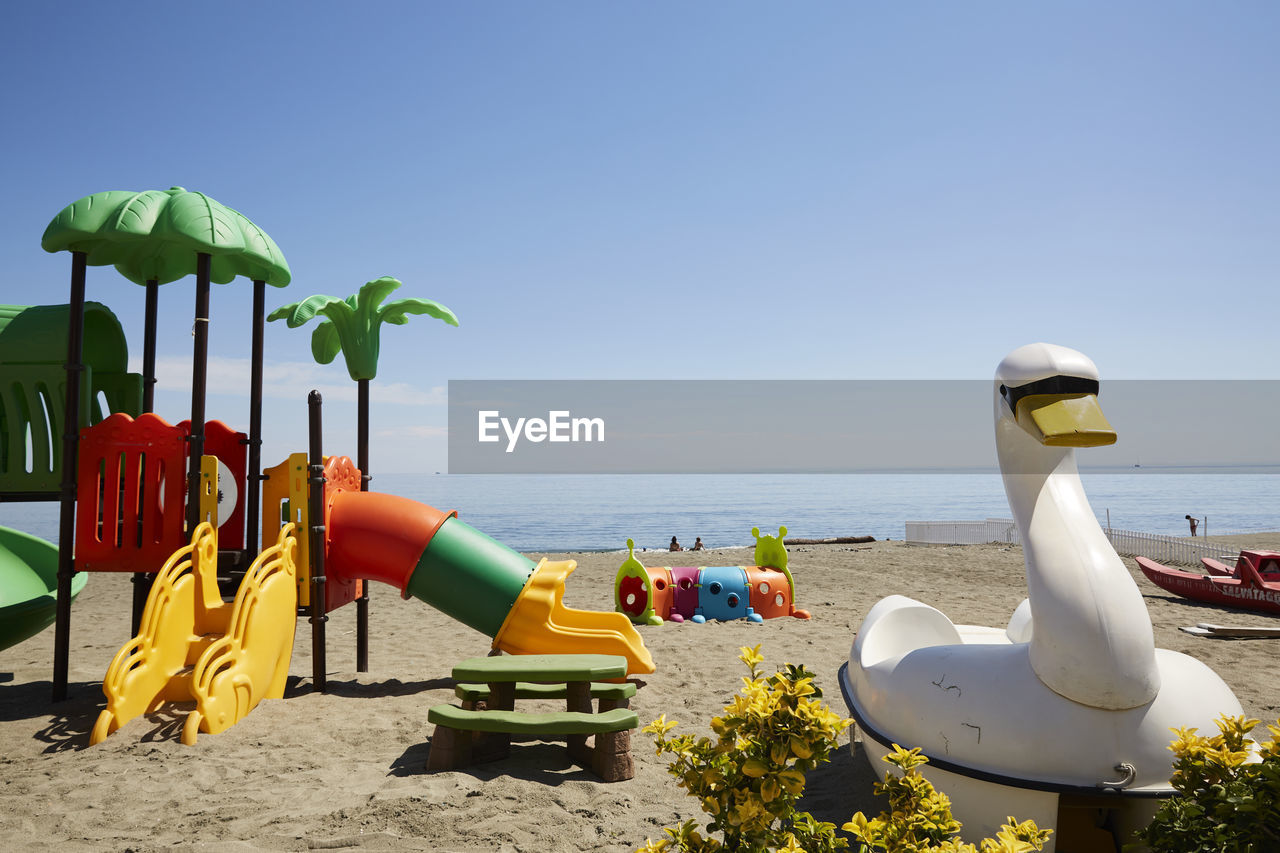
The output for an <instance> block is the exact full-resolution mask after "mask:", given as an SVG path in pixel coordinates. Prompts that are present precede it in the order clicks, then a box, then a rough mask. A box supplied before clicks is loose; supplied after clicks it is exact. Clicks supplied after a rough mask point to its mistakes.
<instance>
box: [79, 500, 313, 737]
mask: <svg viewBox="0 0 1280 853" xmlns="http://www.w3.org/2000/svg"><path fill="white" fill-rule="evenodd" d="M293 531H294V526H293V525H292V524H287V525H285V526H284V527H283V528H282V529H281V530H280V535H279V538H278V539H277V542H276V544H275V545H274V546H272V547H271V548H268V549H267V550H266V551H264V552H263V553H262V554H260V555H259V556H258V559H257V560H255V561H254V563H253V566H252V567H251V568H250V569H249V572H248V573H247V574H246V575H245V577H244V580H243V581H242V582H241V584H240V589H239V590H238V591H237V593H236V597H235V600H234V601H232V602H223V601H222V597H221V595H220V594H219V592H218V577H217V561H218V543H217V532H216V528H215V527H214V526H213V525H212V524H210V523H208V522H203V523H201V524H200V525H199V526H198V527H197V528H196V529H195V532H194V533H193V534H192V536H191V544H190V545H187V546H184V547H183V548H180V549H179V550H178V551H176V552H174V554H173V556H171V557H170V558H169V559H168V560H167V561H166V562H165V565H164V567H163V568H162V569H161V570H160V573H159V574H158V575H157V576H156V579H155V583H154V584H153V585H152V588H151V595H150V596H149V597H148V598H147V605H146V608H145V609H144V610H143V613H142V623H141V626H140V629H139V632H138V635H137V636H136V637H134V638H133V639H132V640H130V641H129V642H128V643H126V644H125V645H124V647H123V648H121V649H120V651H119V652H117V653H116V656H115V658H113V659H112V661H111V665H110V666H109V667H107V675H106V678H104V679H103V682H102V692H103V693H104V694H106V697H107V707H106V708H105V709H104V710H103V711H102V713H101V714H99V715H98V720H97V723H95V724H94V727H93V732H92V734H91V735H90V736H89V743H91V744H97V743H101V742H102V741H103V740H104V739H105V738H106V737H107V735H109V734H111V733H112V732H114V731H115V730H116V729H118V728H120V727H121V726H122V725H124V724H125V723H127V722H129V721H130V720H132V719H133V718H134V717H137V716H139V715H141V714H145V713H149V712H152V711H155V710H158V709H159V708H160V706H161V705H163V704H164V703H165V702H184V701H187V702H189V701H192V700H195V702H196V710H195V711H194V712H192V714H191V715H190V716H188V718H187V722H186V725H185V726H184V727H183V734H182V740H183V743H187V744H191V743H195V739H196V732H197V731H201V730H202V731H206V732H220V731H223V730H224V729H226V728H227V727H229V726H231V725H234V724H235V723H236V722H237V721H238V720H240V719H243V718H244V716H245V715H246V714H248V713H249V711H251V710H253V708H254V707H255V706H256V705H257V703H258V702H259V701H260V700H261V699H268V698H270V699H274V698H280V697H281V696H283V695H284V682H285V675H286V674H287V673H288V670H289V660H290V658H291V656H292V654H293V633H294V625H295V621H296V619H297V605H296V602H297V589H296V586H295V583H294V577H295V575H296V572H297V570H296V567H295V565H294V561H293V555H294V547H295V543H294V537H293ZM249 638H251V639H249Z"/></svg>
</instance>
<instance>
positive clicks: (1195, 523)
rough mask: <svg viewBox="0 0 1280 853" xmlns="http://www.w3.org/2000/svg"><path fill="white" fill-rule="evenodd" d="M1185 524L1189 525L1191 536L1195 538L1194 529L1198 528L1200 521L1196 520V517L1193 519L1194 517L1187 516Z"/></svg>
mask: <svg viewBox="0 0 1280 853" xmlns="http://www.w3.org/2000/svg"><path fill="white" fill-rule="evenodd" d="M1187 524H1190V525H1191V535H1192V536H1195V535H1196V528H1197V527H1199V526H1200V519H1198V518H1196V517H1194V516H1191V515H1188V516H1187Z"/></svg>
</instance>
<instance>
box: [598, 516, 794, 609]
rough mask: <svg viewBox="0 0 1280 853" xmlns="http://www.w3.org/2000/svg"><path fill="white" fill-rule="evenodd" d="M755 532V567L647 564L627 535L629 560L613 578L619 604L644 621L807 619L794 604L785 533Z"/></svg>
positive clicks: (615, 594)
mask: <svg viewBox="0 0 1280 853" xmlns="http://www.w3.org/2000/svg"><path fill="white" fill-rule="evenodd" d="M751 535H752V536H754V537H755V540H756V547H755V561H756V564H755V565H754V566H698V567H694V566H657V567H649V568H646V567H645V566H644V565H643V564H642V563H641V562H640V561H639V560H637V559H636V555H635V542H634V540H631V539H628V540H627V559H626V560H625V561H623V563H622V566H621V567H619V569H618V574H617V576H616V577H615V578H614V583H613V597H614V605H615V609H616V610H617V611H618V612H619V613H625V614H626V615H627V617H628V618H629V619H630V620H631V621H632V622H635V623H637V624H641V625H661V624H662V623H663V622H668V621H669V622H684V621H685V620H689V621H692V622H698V623H701V622H706V621H707V620H708V619H720V620H729V619H746V620H747V621H749V622H763V621H764V620H765V619H773V618H776V617H778V616H794V617H796V618H797V619H808V618H809V613H808V611H806V610H798V609H796V606H795V600H796V593H795V580H794V579H793V578H792V577H791V572H790V570H788V569H787V549H786V546H785V545H783V543H782V540H783V537H785V536H786V535H787V528H786V527H780V528H778V535H777V536H769V535H764V536H762V535H760V528H758V527H753V528H751Z"/></svg>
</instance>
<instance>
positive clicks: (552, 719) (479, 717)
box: [427, 655, 640, 782]
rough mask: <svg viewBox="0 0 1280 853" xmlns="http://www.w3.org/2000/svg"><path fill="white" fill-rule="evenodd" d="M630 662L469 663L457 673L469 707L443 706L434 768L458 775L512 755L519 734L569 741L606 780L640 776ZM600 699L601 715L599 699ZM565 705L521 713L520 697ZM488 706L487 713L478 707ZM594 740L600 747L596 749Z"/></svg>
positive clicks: (437, 713) (591, 658) (557, 658)
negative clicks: (463, 769) (560, 700)
mask: <svg viewBox="0 0 1280 853" xmlns="http://www.w3.org/2000/svg"><path fill="white" fill-rule="evenodd" d="M626 675H627V659H626V658H625V657H622V656H619V655H499V656H494V657H480V658H469V659H468V660H464V661H462V662H461V663H459V664H458V665H457V666H455V667H454V668H453V678H454V680H455V681H458V682H459V684H458V687H457V689H456V691H455V692H456V693H457V695H458V697H459V698H460V699H462V700H463V707H457V706H454V705H436V706H435V707H433V708H432V709H431V710H430V711H429V712H428V714H427V719H428V721H429V722H432V723H434V724H435V725H436V729H435V732H434V734H433V735H432V737H431V752H430V755H429V757H428V759H427V769H428V770H451V769H455V768H458V767H465V766H467V765H469V764H472V763H476V762H479V761H492V760H496V759H500V758H505V757H506V756H507V755H509V754H510V749H511V735H513V734H514V735H521V736H524V737H529V738H535V739H538V740H564V741H566V745H567V748H568V752H569V756H570V757H571V758H572V759H573V760H575V761H578V762H580V763H582V764H585V765H586V766H588V767H590V768H591V769H592V771H593V772H594V773H595V774H596V775H598V776H600V777H601V778H602V779H604V780H605V781H606V782H614V781H619V780H623V779H630V778H631V777H632V776H634V775H635V767H634V764H633V763H632V760H631V729H634V728H636V727H637V726H638V725H639V724H640V720H639V717H638V716H637V715H636V713H635V712H634V711H632V710H630V709H628V708H627V707H626V706H627V703H628V699H629V698H630V697H631V696H633V695H634V694H635V685H634V684H630V683H627V682H624V681H622V680H623V679H625V678H626ZM593 697H595V698H598V699H599V701H600V710H599V711H598V712H593V711H592V707H591V701H592V698H593ZM518 698H519V699H524V698H533V699H547V698H552V699H558V698H563V699H564V700H565V710H564V711H554V712H540V713H538V712H535V713H529V712H521V711H517V710H515V700H516V699H518ZM480 702H483V703H484V708H483V709H481V708H479V707H478V703H480ZM588 737H592V738H594V743H593V744H592V745H588V743H587V739H588Z"/></svg>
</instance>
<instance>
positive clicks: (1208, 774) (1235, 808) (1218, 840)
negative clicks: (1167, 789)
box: [1125, 715, 1280, 853]
mask: <svg viewBox="0 0 1280 853" xmlns="http://www.w3.org/2000/svg"><path fill="white" fill-rule="evenodd" d="M1217 724H1218V730H1219V732H1218V734H1217V735H1214V736H1212V737H1205V736H1201V735H1198V734H1196V729H1194V728H1190V729H1174V730H1173V731H1174V734H1176V735H1177V737H1176V738H1175V739H1174V741H1173V743H1172V744H1171V745H1170V746H1169V749H1170V750H1172V751H1173V754H1174V756H1175V758H1174V762H1173V777H1172V778H1171V779H1170V783H1171V784H1172V785H1173V788H1174V790H1175V791H1176V792H1177V793H1176V794H1175V795H1174V796H1173V797H1172V798H1170V799H1168V800H1166V801H1165V802H1164V803H1163V804H1162V805H1161V806H1160V810H1159V811H1158V812H1156V816H1155V818H1154V819H1153V820H1152V821H1151V823H1150V825H1148V826H1147V828H1146V829H1144V830H1142V831H1141V832H1139V833H1138V834H1137V839H1138V841H1137V843H1136V844H1133V845H1129V846H1126V848H1125V849H1126V850H1133V849H1142V848H1143V847H1144V846H1145V847H1147V848H1149V849H1150V850H1152V851H1153V853H1201V851H1203V853H1219V851H1231V853H1236V852H1237V851H1238V852H1239V853H1269V851H1275V850H1280V727H1278V726H1280V721H1277V725H1276V726H1267V729H1268V730H1269V731H1270V732H1271V740H1269V741H1267V742H1266V743H1263V744H1261V745H1260V748H1258V749H1257V750H1256V751H1255V750H1254V748H1253V745H1252V742H1251V741H1250V740H1249V739H1248V735H1249V733H1250V732H1251V731H1253V729H1254V727H1255V726H1257V725H1258V721H1257V720H1246V719H1245V718H1244V717H1228V716H1225V715H1224V716H1223V717H1222V718H1221V719H1219V720H1218V721H1217Z"/></svg>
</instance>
